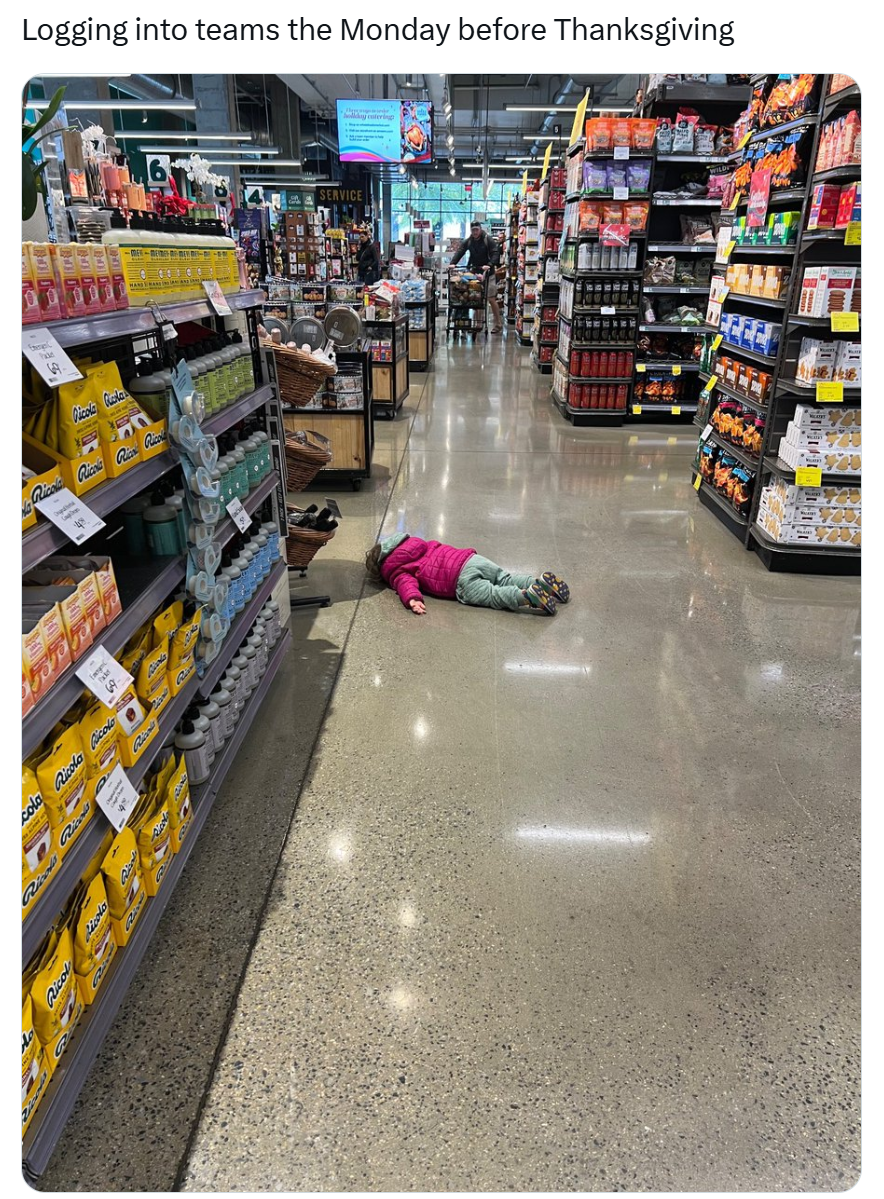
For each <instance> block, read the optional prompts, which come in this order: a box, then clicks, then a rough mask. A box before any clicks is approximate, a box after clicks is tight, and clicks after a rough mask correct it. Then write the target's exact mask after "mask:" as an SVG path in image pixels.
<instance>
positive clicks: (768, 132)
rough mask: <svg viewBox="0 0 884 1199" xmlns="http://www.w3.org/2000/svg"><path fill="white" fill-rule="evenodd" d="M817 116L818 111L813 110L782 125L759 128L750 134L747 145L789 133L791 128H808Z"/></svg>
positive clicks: (813, 123) (816, 119) (815, 121)
mask: <svg viewBox="0 0 884 1199" xmlns="http://www.w3.org/2000/svg"><path fill="white" fill-rule="evenodd" d="M819 116H820V114H819V113H818V112H813V113H810V114H809V115H808V116H805V117H796V119H795V120H794V121H785V122H784V123H783V124H782V125H773V126H772V127H771V128H770V129H761V130H760V131H759V132H758V133H753V134H752V136H751V138H750V139H749V145H750V146H756V145H757V144H758V143H759V142H766V141H767V139H768V138H769V137H778V136H779V135H780V134H782V133H789V132H790V130H792V129H803V128H804V127H808V128H809V127H810V126H811V125H815V124H816V123H817V121H818V120H819Z"/></svg>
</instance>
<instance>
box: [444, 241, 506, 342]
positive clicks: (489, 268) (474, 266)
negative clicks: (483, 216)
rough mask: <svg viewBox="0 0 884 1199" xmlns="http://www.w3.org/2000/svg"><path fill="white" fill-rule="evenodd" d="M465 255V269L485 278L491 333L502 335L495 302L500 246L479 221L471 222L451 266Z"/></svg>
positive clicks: (498, 309)
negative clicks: (467, 258) (466, 235)
mask: <svg viewBox="0 0 884 1199" xmlns="http://www.w3.org/2000/svg"><path fill="white" fill-rule="evenodd" d="M465 254H468V255H469V260H468V263H467V269H468V270H470V271H471V272H472V273H473V274H476V275H485V276H486V280H485V282H486V289H487V290H486V295H487V299H488V307H489V308H490V309H491V316H492V321H493V323H492V325H491V332H492V333H502V332H503V322H502V320H501V315H500V305H499V304H498V302H497V275H496V271H497V266H498V264H499V262H500V246H499V245H498V244H497V242H495V240H494V239H493V238H492V237H491V236H490V235H489V234H488V233H486V232H485V230H484V229H483V228H482V224H481V222H480V221H473V223H472V224H471V225H470V236H469V237H468V238H467V239H466V240H465V241H463V242H462V243H461V246H460V249H459V250H458V251H457V253H456V254H455V255H454V257H453V258H452V259H451V266H452V267H454V266H456V265H457V263H459V262H460V260H461V259H462V258H463V256H464V255H465Z"/></svg>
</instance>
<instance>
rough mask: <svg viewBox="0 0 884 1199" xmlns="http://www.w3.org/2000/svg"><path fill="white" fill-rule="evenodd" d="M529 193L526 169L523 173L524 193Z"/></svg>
mask: <svg viewBox="0 0 884 1199" xmlns="http://www.w3.org/2000/svg"><path fill="white" fill-rule="evenodd" d="M527 194H528V172H527V171H524V172H523V174H522V195H523V196H525V195H527Z"/></svg>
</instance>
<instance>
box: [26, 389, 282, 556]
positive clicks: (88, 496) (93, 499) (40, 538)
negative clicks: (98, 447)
mask: <svg viewBox="0 0 884 1199" xmlns="http://www.w3.org/2000/svg"><path fill="white" fill-rule="evenodd" d="M272 398H273V388H272V387H270V386H269V385H265V386H263V387H259V388H258V389H257V391H252V392H250V393H249V394H248V395H246V396H243V397H242V398H241V399H239V400H237V401H236V403H234V404H231V405H229V406H228V407H227V408H223V409H222V410H221V411H220V412H217V413H216V414H215V415H214V416H210V417H209V418H208V419H207V420H205V421H203V426H202V428H203V432H205V433H212V434H215V435H217V434H218V433H223V432H224V431H225V430H226V429H230V428H231V427H232V426H233V425H235V424H237V423H238V422H239V421H241V420H242V419H243V418H244V417H246V416H249V415H250V414H251V413H252V412H256V411H257V410H258V409H259V408H262V407H263V406H264V405H265V404H266V403H268V402H269V401H270V400H271V399H272ZM175 465H176V462H175V459H174V458H173V457H172V454H171V453H170V452H169V451H168V450H167V451H166V452H165V453H163V454H157V455H156V457H155V458H150V459H148V461H147V462H139V463H137V464H136V465H135V466H133V467H131V469H130V470H127V471H126V473H125V474H123V475H120V477H119V478H117V479H109V480H108V481H107V482H106V483H102V484H100V485H99V486H98V487H94V488H93V489H92V490H91V491H87V492H85V493H84V494H83V495H82V496H81V497H80V498H81V500H82V501H83V503H84V504H85V505H86V507H87V508H89V509H90V510H91V511H92V512H94V513H95V515H96V516H100V517H102V518H104V517H105V516H107V515H108V514H109V513H111V512H114V511H115V510H116V509H117V508H119V507H120V505H121V504H125V502H126V500H129V499H131V498H132V496H133V495H138V493H139V492H141V491H144V490H146V489H147V488H148V487H150V486H151V484H152V483H155V482H156V481H157V480H158V479H161V478H162V477H163V475H166V474H168V473H169V471H170V470H173V469H174V467H175ZM68 543H69V538H68V537H67V536H66V535H65V534H64V533H63V532H62V531H61V529H59V528H58V527H57V526H56V525H53V524H51V523H50V522H49V521H46V520H41V521H39V522H38V523H37V524H36V525H35V526H34V527H33V528H32V529H29V530H28V531H27V533H25V534H23V536H22V539H21V557H22V574H24V573H25V571H28V570H31V569H32V568H33V567H35V566H36V565H37V564H38V563H40V562H42V560H43V559H44V558H47V557H49V555H50V554H53V553H55V552H56V550H60V549H63V548H64V547H65V546H66V545H68Z"/></svg>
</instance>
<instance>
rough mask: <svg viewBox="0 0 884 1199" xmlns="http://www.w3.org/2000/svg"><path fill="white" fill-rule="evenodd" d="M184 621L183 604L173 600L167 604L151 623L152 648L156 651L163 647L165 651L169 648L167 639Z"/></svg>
mask: <svg viewBox="0 0 884 1199" xmlns="http://www.w3.org/2000/svg"><path fill="white" fill-rule="evenodd" d="M183 619H184V604H183V603H182V602H181V600H175V602H174V603H171V604H169V606H168V608H165V609H164V610H163V611H162V612H161V613H160V614H159V616H155V617H154V622H153V648H154V649H157V648H158V647H159V646H161V645H163V646H165V647H166V649H168V648H169V638H170V637H171V636H172V634H173V633H174V632H175V630H176V629H177V628H178V626H179V625H180V624H181V621H182V620H183Z"/></svg>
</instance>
